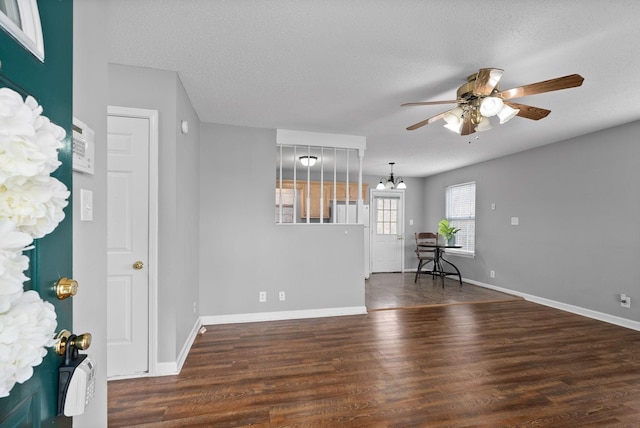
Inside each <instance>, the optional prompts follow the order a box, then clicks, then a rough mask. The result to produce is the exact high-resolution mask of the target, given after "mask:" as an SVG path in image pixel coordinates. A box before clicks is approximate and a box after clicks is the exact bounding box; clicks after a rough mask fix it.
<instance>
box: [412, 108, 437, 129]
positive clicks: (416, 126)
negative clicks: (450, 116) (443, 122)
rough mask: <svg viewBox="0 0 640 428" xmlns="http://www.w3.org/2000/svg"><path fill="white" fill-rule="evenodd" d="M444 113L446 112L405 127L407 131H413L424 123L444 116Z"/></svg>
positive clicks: (426, 123)
mask: <svg viewBox="0 0 640 428" xmlns="http://www.w3.org/2000/svg"><path fill="white" fill-rule="evenodd" d="M444 113H446V112H443V113H440V114H439V115H436V116H433V117H430V118H429V119H425V120H423V121H422V122H418V123H416V124H415V125H411V126H410V127H408V128H407V131H413V130H414V129H418V128H421V127H423V126H425V125H428V124H430V123H432V122H435V121H436V120H440V119H442V118H443V117H444Z"/></svg>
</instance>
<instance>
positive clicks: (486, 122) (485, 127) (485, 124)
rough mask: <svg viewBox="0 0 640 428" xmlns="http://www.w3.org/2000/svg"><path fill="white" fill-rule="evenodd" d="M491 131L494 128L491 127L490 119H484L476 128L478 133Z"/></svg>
mask: <svg viewBox="0 0 640 428" xmlns="http://www.w3.org/2000/svg"><path fill="white" fill-rule="evenodd" d="M491 129H493V126H491V121H490V120H489V118H488V117H485V118H483V119H482V120H481V121H480V123H478V125H477V126H476V131H478V132H484V131H489V130H491Z"/></svg>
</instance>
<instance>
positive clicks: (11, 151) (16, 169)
mask: <svg viewBox="0 0 640 428" xmlns="http://www.w3.org/2000/svg"><path fill="white" fill-rule="evenodd" d="M41 113H42V107H41V106H39V105H38V103H37V102H36V100H35V99H33V98H32V97H30V96H29V97H27V99H26V101H25V102H23V101H22V97H21V96H20V94H18V93H17V92H15V91H12V90H11V89H9V88H0V184H3V183H4V182H5V181H6V180H7V179H9V178H13V179H14V181H17V180H19V179H20V178H22V179H24V178H29V177H33V176H35V175H38V174H50V173H52V172H53V171H55V170H56V169H57V168H58V166H59V165H60V162H59V161H58V149H60V148H61V147H62V146H63V144H62V141H63V140H64V137H65V131H64V129H62V128H61V127H59V126H58V125H55V124H53V123H51V121H50V120H49V119H48V118H47V117H45V116H41Z"/></svg>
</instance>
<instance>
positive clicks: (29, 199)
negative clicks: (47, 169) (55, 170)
mask: <svg viewBox="0 0 640 428" xmlns="http://www.w3.org/2000/svg"><path fill="white" fill-rule="evenodd" d="M7 185H8V186H7ZM68 197H69V191H68V190H67V187H66V186H65V185H64V184H62V183H61V182H60V181H59V180H57V179H56V178H53V177H51V176H49V175H38V176H35V177H31V178H30V179H29V180H27V181H25V182H24V183H22V184H20V185H15V186H14V185H13V183H12V181H11V180H9V182H8V183H5V185H0V218H7V219H10V220H11V221H13V222H14V223H15V224H16V226H17V228H18V230H20V231H21V232H26V233H28V234H30V235H31V236H32V237H33V238H35V239H37V238H42V237H43V236H45V235H47V234H49V233H51V232H52V231H53V230H54V229H55V228H56V226H58V224H59V223H60V222H61V221H62V220H63V219H64V211H63V209H64V207H66V206H67V204H68V201H67V198H68Z"/></svg>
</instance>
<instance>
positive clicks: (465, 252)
mask: <svg viewBox="0 0 640 428" xmlns="http://www.w3.org/2000/svg"><path fill="white" fill-rule="evenodd" d="M468 186H473V216H469V217H464V218H462V217H455V218H454V217H453V216H452V215H451V211H452V209H451V208H452V207H451V191H452V189H454V188H460V187H468ZM476 193H477V184H476V182H475V181H468V182H465V183H458V184H452V185H449V186H447V187H446V188H445V218H446V219H447V220H448V221H449V222H450V223H451V222H452V221H455V220H465V221H469V220H472V221H473V225H474V227H473V248H472V249H471V250H469V249H462V248H448V249H447V250H446V252H447V254H452V255H456V256H462V257H470V258H473V257H475V254H476V245H475V243H476V233H475V232H476V227H475V226H476Z"/></svg>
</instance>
